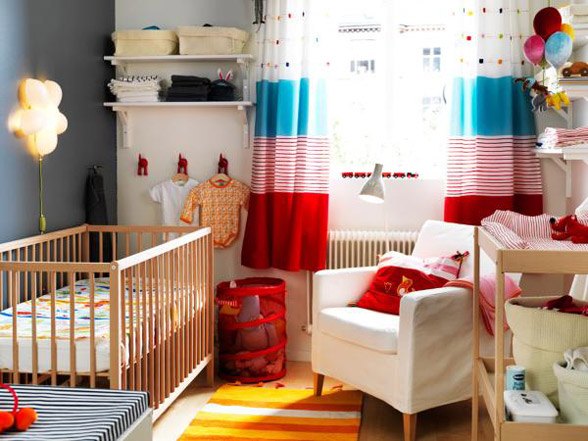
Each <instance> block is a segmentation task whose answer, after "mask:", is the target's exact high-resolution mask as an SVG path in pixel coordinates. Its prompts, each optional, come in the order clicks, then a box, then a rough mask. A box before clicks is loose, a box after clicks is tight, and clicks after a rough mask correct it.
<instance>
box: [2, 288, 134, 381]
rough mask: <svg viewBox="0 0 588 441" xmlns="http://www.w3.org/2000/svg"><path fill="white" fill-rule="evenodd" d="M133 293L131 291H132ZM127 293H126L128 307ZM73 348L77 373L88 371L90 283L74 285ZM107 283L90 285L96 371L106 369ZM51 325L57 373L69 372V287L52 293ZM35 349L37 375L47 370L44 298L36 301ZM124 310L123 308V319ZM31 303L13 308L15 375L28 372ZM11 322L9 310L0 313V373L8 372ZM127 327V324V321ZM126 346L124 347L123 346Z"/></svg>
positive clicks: (48, 341) (47, 328) (47, 301)
mask: <svg viewBox="0 0 588 441" xmlns="http://www.w3.org/2000/svg"><path fill="white" fill-rule="evenodd" d="M133 290H135V289H134V288H133ZM127 291H128V290H127ZM133 297H134V298H133V307H134V309H133V310H134V311H135V313H134V314H133V315H135V314H136V312H137V307H136V306H137V297H141V295H139V296H137V295H136V294H135V295H134V296H133ZM128 298H129V296H128V292H127V293H126V299H127V303H126V304H127V305H128ZM74 301H75V320H74V327H75V348H76V366H75V370H76V371H77V372H89V371H90V349H91V347H90V282H89V280H87V279H81V280H78V281H76V284H75V295H74ZM109 301H110V280H109V278H96V279H95V284H94V317H95V348H96V371H98V372H100V371H105V370H108V369H109V367H110V356H109V353H110V341H109V336H110V308H109V306H110V305H109ZM55 303H56V305H55V317H56V320H55V323H56V336H57V370H58V371H63V372H67V371H69V370H70V335H69V333H70V323H71V318H70V306H71V297H70V292H69V286H66V287H63V288H61V289H59V290H57V291H56V293H55ZM36 310H37V347H38V364H39V372H47V371H49V370H50V369H51V295H50V294H46V295H43V296H41V297H38V298H37V300H36ZM128 317H129V314H128V307H127V318H128ZM31 319H32V303H31V301H30V300H29V301H26V302H22V303H19V304H18V306H17V330H18V348H19V350H18V354H19V363H18V364H19V371H20V372H32V364H33V360H32V339H31V335H32V320H31ZM12 321H13V308H8V309H5V310H3V311H1V312H0V369H12V368H13V363H12ZM127 323H128V321H127ZM127 346H128V345H127Z"/></svg>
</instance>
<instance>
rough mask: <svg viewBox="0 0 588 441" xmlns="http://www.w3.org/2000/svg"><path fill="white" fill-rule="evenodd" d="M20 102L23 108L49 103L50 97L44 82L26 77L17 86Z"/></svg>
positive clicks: (48, 104)
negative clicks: (18, 86)
mask: <svg viewBox="0 0 588 441" xmlns="http://www.w3.org/2000/svg"><path fill="white" fill-rule="evenodd" d="M19 98H20V103H21V105H22V107H23V108H25V109H31V108H39V107H41V108H42V107H47V106H50V105H51V98H50V97H49V92H48V91H47V88H46V87H45V84H43V82H41V81H39V80H35V79H32V78H27V79H26V80H24V81H23V82H22V83H21V85H20V88H19Z"/></svg>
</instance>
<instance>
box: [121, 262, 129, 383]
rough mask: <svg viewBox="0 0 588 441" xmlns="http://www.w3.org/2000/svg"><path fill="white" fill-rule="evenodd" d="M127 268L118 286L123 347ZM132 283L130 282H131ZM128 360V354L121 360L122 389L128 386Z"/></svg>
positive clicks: (124, 339)
mask: <svg viewBox="0 0 588 441" xmlns="http://www.w3.org/2000/svg"><path fill="white" fill-rule="evenodd" d="M128 274H129V273H128V270H124V271H122V273H121V277H122V280H121V281H120V286H121V290H120V293H119V298H120V311H121V314H120V330H119V332H120V335H121V338H122V339H123V342H122V343H123V344H124V345H125V349H127V348H126V346H127V342H126V335H127V327H126V323H127V320H126V315H127V306H126V301H127V293H126V291H127V290H128V283H129V280H128V279H129V277H128ZM131 283H132V282H131ZM118 344H119V345H120V344H121V342H119V343H118ZM123 354H126V350H125V351H124V352H123ZM129 362H130V354H129V356H128V361H127V357H125V358H124V359H123V360H122V363H121V364H122V366H123V367H122V372H121V387H122V388H123V389H127V387H128V382H127V374H128V366H129Z"/></svg>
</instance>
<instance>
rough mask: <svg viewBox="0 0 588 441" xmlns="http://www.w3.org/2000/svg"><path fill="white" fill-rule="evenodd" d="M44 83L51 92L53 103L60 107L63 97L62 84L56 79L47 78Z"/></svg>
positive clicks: (49, 92)
mask: <svg viewBox="0 0 588 441" xmlns="http://www.w3.org/2000/svg"><path fill="white" fill-rule="evenodd" d="M43 84H44V85H45V89H46V90H47V93H48V94H49V98H50V99H51V103H52V104H53V105H54V106H55V107H59V104H61V99H62V98H63V91H62V90H61V86H60V85H59V84H57V83H56V82H55V81H51V80H47V81H45V82H44V83H43Z"/></svg>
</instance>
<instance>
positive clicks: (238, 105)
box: [104, 101, 253, 149]
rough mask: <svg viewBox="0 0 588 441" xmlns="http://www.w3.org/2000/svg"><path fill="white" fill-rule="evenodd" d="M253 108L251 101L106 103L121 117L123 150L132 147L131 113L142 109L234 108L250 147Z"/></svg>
mask: <svg viewBox="0 0 588 441" xmlns="http://www.w3.org/2000/svg"><path fill="white" fill-rule="evenodd" d="M252 106H253V103H252V102H251V101H195V102H169V103H168V102H165V101H159V102H151V103H150V102H145V103H120V102H109V103H104V107H109V108H111V109H112V110H113V111H114V112H116V113H117V114H118V115H119V117H120V122H121V127H122V137H123V144H122V148H123V149H129V148H131V145H132V129H131V127H132V124H131V111H132V110H133V109H140V108H153V109H157V110H163V109H210V108H217V109H219V108H225V109H226V108H229V109H230V108H234V109H236V110H237V111H239V113H240V114H241V120H242V124H243V146H244V147H245V148H248V147H249V115H248V113H247V110H248V109H249V108H250V107H252Z"/></svg>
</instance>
